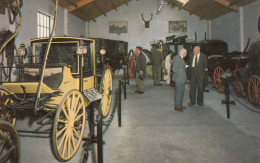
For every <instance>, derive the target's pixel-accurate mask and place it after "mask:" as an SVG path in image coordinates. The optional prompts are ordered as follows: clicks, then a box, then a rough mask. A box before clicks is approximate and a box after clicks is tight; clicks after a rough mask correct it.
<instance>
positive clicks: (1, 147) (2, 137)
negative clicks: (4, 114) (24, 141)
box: [0, 120, 20, 163]
mask: <svg viewBox="0 0 260 163" xmlns="http://www.w3.org/2000/svg"><path fill="white" fill-rule="evenodd" d="M19 158H20V142H19V138H18V134H17V132H16V130H15V128H14V127H13V126H12V124H10V123H9V122H7V121H3V120H0V162H4V163H18V162H20V161H19Z"/></svg>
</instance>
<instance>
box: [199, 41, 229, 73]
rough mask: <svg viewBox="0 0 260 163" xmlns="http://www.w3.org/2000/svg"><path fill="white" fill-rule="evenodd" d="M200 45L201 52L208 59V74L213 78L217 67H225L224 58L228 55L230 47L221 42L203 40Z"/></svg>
mask: <svg viewBox="0 0 260 163" xmlns="http://www.w3.org/2000/svg"><path fill="white" fill-rule="evenodd" d="M198 45H199V46H200V51H201V52H202V53H204V54H205V55H207V57H208V72H209V75H210V76H211V77H212V75H213V72H214V69H215V68H216V67H217V66H221V67H222V66H225V61H224V59H223V56H224V55H225V54H227V53H228V45H227V43H226V42H224V41H221V40H203V41H200V42H199V44H198Z"/></svg>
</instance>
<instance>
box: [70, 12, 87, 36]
mask: <svg viewBox="0 0 260 163" xmlns="http://www.w3.org/2000/svg"><path fill="white" fill-rule="evenodd" d="M67 27H68V36H76V37H80V36H84V37H85V36H86V22H85V21H82V20H81V19H79V18H78V17H76V16H75V15H73V14H68V25H67Z"/></svg>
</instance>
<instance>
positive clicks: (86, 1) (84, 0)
mask: <svg viewBox="0 0 260 163" xmlns="http://www.w3.org/2000/svg"><path fill="white" fill-rule="evenodd" d="M94 1H95V0H81V1H79V2H77V7H75V6H72V5H71V6H68V12H72V11H75V10H77V9H79V8H81V7H83V6H85V5H87V4H89V3H91V2H94Z"/></svg>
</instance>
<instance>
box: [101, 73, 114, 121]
mask: <svg viewBox="0 0 260 163" xmlns="http://www.w3.org/2000/svg"><path fill="white" fill-rule="evenodd" d="M112 84H113V83H112V73H111V70H110V69H108V68H106V69H105V70H104V71H103V74H102V79H101V83H100V93H101V94H102V96H103V98H102V99H101V102H100V106H99V114H100V115H101V116H102V118H105V117H107V116H108V114H109V111H110V106H111V101H112Z"/></svg>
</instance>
